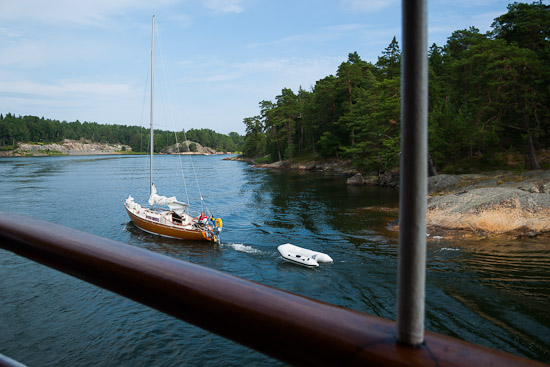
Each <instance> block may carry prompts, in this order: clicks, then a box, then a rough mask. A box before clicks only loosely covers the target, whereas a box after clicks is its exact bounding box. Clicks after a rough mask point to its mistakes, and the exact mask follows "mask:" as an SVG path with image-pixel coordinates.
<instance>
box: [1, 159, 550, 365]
mask: <svg viewBox="0 0 550 367" xmlns="http://www.w3.org/2000/svg"><path fill="white" fill-rule="evenodd" d="M155 163H156V171H157V176H156V179H155V184H156V186H157V188H158V190H159V194H161V195H167V196H172V195H177V196H178V198H179V199H183V200H186V191H187V194H188V195H189V199H190V201H191V203H197V201H196V198H197V197H198V196H197V192H198V189H197V186H196V184H195V179H194V176H193V169H194V170H195V171H196V174H197V177H198V181H199V183H200V184H201V186H200V190H201V192H202V194H203V196H204V198H205V201H206V203H207V205H208V207H209V209H210V210H211V211H213V213H214V215H215V216H219V217H221V218H223V221H224V231H223V233H222V244H219V245H213V244H209V243H182V242H178V241H176V240H171V239H166V238H160V237H156V236H153V235H149V234H147V233H144V232H142V231H140V230H139V229H137V228H136V227H135V226H134V225H133V224H131V223H130V222H129V219H128V217H127V215H126V213H125V210H124V208H123V206H122V203H121V199H124V198H126V197H127V196H128V194H130V193H131V194H132V196H134V197H135V198H136V201H138V202H145V201H146V199H147V197H148V187H149V177H148V158H147V157H144V156H93V157H43V158H38V157H37V158H3V159H0V184H1V186H0V187H1V190H0V209H1V210H6V211H13V212H18V213H22V214H25V215H29V216H33V217H36V218H40V219H43V220H47V221H51V222H54V223H58V224H61V225H65V226H68V227H72V228H76V229H79V230H83V231H86V232H90V233H93V234H97V235H101V236H104V237H107V238H110V239H114V240H117V241H122V242H126V243H129V244H131V245H134V246H137V247H142V248H146V249H149V250H151V251H154V252H157V253H161V254H165V255H168V256H172V257H175V258H178V259H182V260H185V261H190V262H192V263H196V264H200V265H204V266H206V267H209V268H213V269H217V270H221V271H224V272H227V273H231V274H233V275H236V276H239V277H243V278H246V279H250V280H254V281H258V282H261V283H264V284H268V285H271V286H275V287H279V288H282V289H285V290H288V291H291V292H294V293H297V294H301V295H305V296H308V297H313V298H316V299H319V300H322V301H326V302H330V303H333V304H336V305H340V306H343V307H347V308H351V309H354V310H359V311H363V312H367V313H370V314H374V315H378V316H382V317H386V318H390V319H395V305H396V278H397V275H396V274H397V270H396V266H397V265H396V264H397V236H396V234H395V233H391V232H388V231H386V230H385V225H386V223H388V222H389V221H391V220H393V219H395V218H396V216H397V213H396V211H395V210H391V209H388V210H387V211H382V212H379V211H373V210H370V209H369V208H370V207H373V206H382V207H386V208H396V207H397V202H398V193H397V192H396V191H394V190H391V189H379V188H362V187H361V188H358V187H348V186H347V185H346V184H345V180H344V179H343V178H341V177H333V176H325V175H323V174H322V173H299V172H279V171H267V170H258V169H252V168H250V167H249V166H247V165H246V164H245V163H242V162H234V161H223V160H222V157H220V156H197V157H193V160H192V161H189V160H188V159H187V157H184V158H183V159H182V162H181V165H182V166H183V167H184V171H185V172H187V177H186V179H187V190H186V189H185V186H184V185H183V179H182V175H181V171H180V169H179V167H180V161H179V159H178V157H175V156H160V157H158V158H157V159H156V160H155ZM197 204H198V203H197ZM285 242H291V243H294V244H296V245H300V246H303V247H307V248H311V249H314V250H318V251H322V252H326V253H328V254H329V255H331V256H332V257H333V258H334V260H335V262H334V263H333V264H322V265H321V267H319V268H317V269H308V268H302V267H299V266H296V265H293V264H288V263H285V262H284V261H282V260H281V259H280V258H279V256H278V253H277V249H276V248H277V246H278V245H280V244H282V243H285ZM426 295H427V301H426V328H427V329H428V330H432V331H436V332H440V333H443V334H446V335H451V336H454V337H457V338H460V339H464V340H467V341H470V342H474V343H478V344H481V345H485V346H488V347H491V348H495V349H499V350H504V351H507V352H510V353H513V354H517V355H522V356H526V357H529V358H534V359H538V360H541V361H545V362H550V352H549V350H548V345H550V331H549V326H550V307H549V298H550V297H549V295H550V245H549V244H547V243H543V242H542V241H540V240H536V239H523V240H521V241H520V240H518V241H509V240H484V241H474V242H468V241H464V242H447V241H443V240H438V239H433V238H432V239H430V240H429V243H428V264H427V284H426ZM0 353H2V354H5V355H7V356H10V357H11V358H13V359H16V360H18V361H20V362H23V363H26V364H28V365H30V366H99V365H101V366H181V365H205V366H220V365H224V366H241V365H254V366H274V365H281V363H280V362H278V361H276V360H273V359H270V358H269V357H266V356H264V355H262V354H260V353H257V352H255V351H252V350H248V349H246V348H244V347H242V346H240V345H238V344H235V343H233V342H230V341H228V340H225V339H223V338H220V337H218V336H216V335H213V334H210V333H208V332H206V331H203V330H201V329H199V328H197V327H194V326H192V325H189V324H186V323H184V322H182V321H179V320H176V319H174V318H172V317H170V316H167V315H164V314H162V313H160V312H157V311H154V310H151V309H149V308H147V307H145V306H142V305H140V304H137V303H135V302H133V301H129V300H126V299H124V298H122V297H119V296H117V295H114V294H112V293H110V292H108V291H105V290H102V289H99V288H97V287H95V286H92V285H89V284H87V283H84V282H82V281H80V280H77V279H74V278H71V277H70V276H68V275H65V274H62V273H59V272H57V271H54V270H51V269H48V268H47V267H45V266H42V265H38V264H35V263H33V262H31V261H29V260H26V259H24V258H20V257H17V256H15V255H13V254H12V253H10V252H6V251H3V250H0Z"/></svg>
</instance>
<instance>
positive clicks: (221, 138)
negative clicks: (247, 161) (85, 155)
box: [0, 113, 244, 152]
mask: <svg viewBox="0 0 550 367" xmlns="http://www.w3.org/2000/svg"><path fill="white" fill-rule="evenodd" d="M185 136H186V137H187V139H188V140H191V141H193V142H196V143H199V144H201V145H202V146H207V147H210V148H213V149H215V150H216V151H219V152H236V151H241V150H242V145H243V144H244V137H243V136H241V135H239V134H238V133H235V132H231V133H229V134H228V135H224V134H220V133H217V132H215V131H213V130H210V129H198V130H196V129H190V130H189V131H187V132H184V131H179V132H177V133H174V132H171V131H166V130H155V133H154V149H155V152H161V151H164V150H165V149H166V148H168V147H169V146H172V145H174V144H176V139H177V141H178V142H179V143H183V142H184V141H185ZM63 139H73V140H80V139H86V140H90V141H93V142H97V143H106V144H123V145H129V146H130V147H132V151H134V152H147V151H148V150H149V129H147V128H145V127H139V126H125V125H103V124H98V123H96V122H82V123H81V122H80V121H78V120H77V121H74V122H67V121H62V122H60V121H57V120H51V119H45V118H44V117H42V118H38V117H37V116H15V115H13V114H10V113H7V114H6V115H5V116H3V115H2V114H0V148H3V149H10V150H11V149H16V148H17V143H29V142H33V143H44V144H47V143H58V142H61V141H62V140H63Z"/></svg>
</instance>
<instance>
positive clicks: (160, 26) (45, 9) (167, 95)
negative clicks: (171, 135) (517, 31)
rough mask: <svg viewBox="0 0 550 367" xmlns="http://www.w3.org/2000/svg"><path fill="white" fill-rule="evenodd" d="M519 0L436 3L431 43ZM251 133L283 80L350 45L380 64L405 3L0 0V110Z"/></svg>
mask: <svg viewBox="0 0 550 367" xmlns="http://www.w3.org/2000/svg"><path fill="white" fill-rule="evenodd" d="M509 2H511V1H501V0H476V1H473V0H436V1H429V2H428V44H429V45H431V44H433V43H436V44H437V45H438V46H443V45H444V44H445V43H446V41H447V38H448V37H449V36H450V35H451V34H452V32H453V31H456V30H460V29H465V28H469V27H470V26H475V27H477V28H478V29H480V31H481V32H486V31H489V30H490V29H491V27H490V26H491V23H492V22H493V20H494V18H496V17H497V16H499V15H501V14H504V13H506V11H507V8H506V7H507V5H508V3H509ZM153 15H155V24H156V25H155V28H156V36H155V68H154V70H155V89H154V99H155V104H154V106H155V107H154V111H155V113H154V121H155V126H156V127H157V128H159V129H163V130H176V131H181V129H186V130H189V129H192V128H194V129H201V128H207V129H212V130H214V131H217V132H219V133H223V134H228V133H229V132H233V131H234V132H237V133H239V134H243V135H244V133H245V126H244V124H243V119H244V118H245V117H252V116H255V115H258V114H259V102H260V101H262V100H270V101H274V100H275V97H276V96H277V95H278V94H280V93H281V90H282V89H283V88H291V89H292V90H293V91H295V92H296V91H297V90H298V88H300V87H302V88H303V89H305V90H311V88H312V87H313V86H314V85H315V82H316V81H318V80H320V79H322V78H324V77H326V76H328V75H331V74H332V75H334V74H336V71H337V68H338V66H339V65H340V64H341V63H342V62H345V61H346V60H347V57H348V54H349V53H351V52H354V51H357V53H358V54H359V56H360V57H361V59H363V60H366V61H369V62H372V63H376V61H377V60H378V57H379V56H380V55H381V54H382V51H383V50H384V49H385V48H386V47H387V46H388V45H389V43H390V42H391V40H392V38H393V37H394V36H395V37H396V38H397V40H398V42H399V44H400V45H401V1H396V0H332V1H329V0H279V1H275V0H155V1H150V0H48V1H44V0H16V1H15V0H13V1H12V0H0V113H3V114H6V113H12V114H15V115H21V116H24V115H34V116H38V117H44V118H46V119H54V120H60V121H69V122H70V121H76V120H79V121H80V122H84V121H88V122H98V123H101V124H121V125H137V126H148V124H149V103H150V102H149V100H150V92H149V90H148V88H149V83H150V77H149V73H150V57H151V28H152V16H153Z"/></svg>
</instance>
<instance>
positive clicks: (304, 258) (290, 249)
mask: <svg viewBox="0 0 550 367" xmlns="http://www.w3.org/2000/svg"><path fill="white" fill-rule="evenodd" d="M277 250H278V251H279V253H280V254H281V257H282V258H283V259H285V260H288V261H290V262H293V263H295V264H299V265H303V266H308V267H311V268H314V267H317V266H319V263H331V262H332V261H333V260H332V257H330V256H328V255H327V254H324V253H322V252H317V251H312V250H308V249H307V248H303V247H298V246H294V245H292V244H290V243H285V244H284V245H280V246H279V247H277Z"/></svg>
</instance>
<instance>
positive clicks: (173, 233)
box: [123, 15, 223, 242]
mask: <svg viewBox="0 0 550 367" xmlns="http://www.w3.org/2000/svg"><path fill="white" fill-rule="evenodd" d="M152 38H153V39H152V42H151V114H150V125H151V126H150V157H149V161H150V189H151V191H150V196H149V200H148V204H149V205H148V206H147V205H144V206H142V205H140V204H138V203H136V202H135V201H134V198H133V197H132V195H131V194H130V195H128V198H127V199H126V200H124V201H123V203H124V207H125V208H126V212H127V213H128V216H129V217H130V220H131V221H132V222H133V223H134V224H135V225H136V226H138V227H139V228H140V229H142V230H143V231H145V232H148V233H152V234H156V235H159V236H164V237H171V238H178V239H182V240H193V241H211V242H219V238H220V232H221V231H222V227H223V222H222V220H221V218H217V219H214V216H213V215H212V214H211V213H208V214H209V216H207V215H205V214H204V211H203V212H201V214H200V215H197V216H195V217H193V216H192V215H191V214H190V208H189V206H190V205H189V203H185V202H181V201H178V200H177V198H176V197H175V196H172V197H166V196H161V195H158V194H157V189H156V187H155V184H154V183H153V158H154V154H153V152H154V149H153V142H154V141H153V133H154V131H153V90H154V50H155V16H154V15H153V32H152ZM202 200H203V198H202V195H201V201H202Z"/></svg>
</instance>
